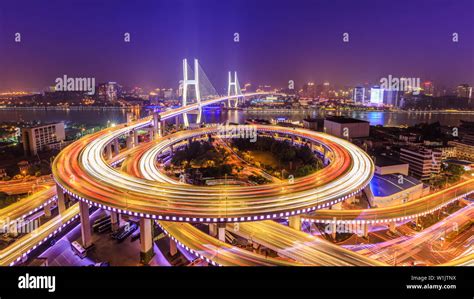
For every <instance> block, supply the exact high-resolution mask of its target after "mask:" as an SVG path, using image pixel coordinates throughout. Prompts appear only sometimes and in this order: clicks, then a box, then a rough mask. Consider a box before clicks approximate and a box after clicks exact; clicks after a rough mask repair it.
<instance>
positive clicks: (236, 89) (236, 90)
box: [227, 72, 242, 108]
mask: <svg viewBox="0 0 474 299" xmlns="http://www.w3.org/2000/svg"><path fill="white" fill-rule="evenodd" d="M228 82H229V84H228V86H227V96H229V97H230V96H232V95H242V92H241V91H240V86H239V80H238V79H237V72H234V80H232V72H229V81H228ZM232 92H233V94H232ZM238 102H239V98H236V99H235V101H234V105H233V106H232V105H231V100H230V99H227V106H228V107H232V108H237V104H238Z"/></svg>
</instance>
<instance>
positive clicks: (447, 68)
mask: <svg viewBox="0 0 474 299" xmlns="http://www.w3.org/2000/svg"><path fill="white" fill-rule="evenodd" d="M412 2H413V1H404V2H402V3H400V2H398V3H397V4H391V3H386V2H385V3H378V2H376V1H365V2H363V3H357V4H356V3H352V2H351V1H335V2H331V3H326V2H314V1H300V2H297V3H289V2H276V3H275V2H273V1H259V2H258V3H253V2H249V1H238V2H237V1H235V2H234V1H231V2H226V3H220V2H217V1H204V2H203V1H199V2H197V1H181V2H179V1H176V2H172V3H171V2H166V3H152V2H148V1H143V2H141V3H139V4H131V3H127V4H125V3H122V2H108V1H105V2H101V3H100V4H97V3H93V2H89V1H76V2H74V4H75V5H71V6H68V7H61V6H60V5H59V3H56V2H48V4H47V5H45V4H44V3H43V4H40V3H35V2H34V1H20V2H19V3H18V2H15V3H8V4H6V3H5V4H2V18H1V21H0V24H1V25H2V26H0V52H2V53H3V54H2V56H1V58H0V69H1V70H2V72H1V73H0V82H1V83H0V91H2V92H4V91H12V90H41V89H44V88H45V87H46V86H52V85H54V80H55V79H56V78H57V77H60V76H63V75H64V74H66V75H68V76H80V77H83V76H84V77H93V78H96V82H107V81H116V82H124V83H123V84H124V85H130V86H141V87H144V88H148V89H150V88H156V87H157V86H166V87H172V88H173V87H174V88H176V87H177V83H178V81H179V78H180V74H181V70H180V68H179V66H178V64H177V63H176V62H178V61H179V60H180V59H181V58H182V57H190V58H193V57H198V58H200V60H201V61H202V62H203V64H204V65H206V72H207V75H208V76H209V78H210V80H211V81H212V82H214V84H215V87H216V88H217V89H218V90H219V91H222V90H223V88H224V87H225V74H226V73H227V71H229V70H236V71H237V72H238V73H239V77H240V78H242V82H252V83H253V82H255V84H257V85H259V84H269V85H272V86H278V87H284V86H285V85H286V84H287V82H288V81H289V80H293V81H295V82H296V85H297V86H301V85H302V84H304V83H305V82H321V83H322V82H326V81H329V82H335V83H336V84H340V85H343V86H357V85H360V84H364V83H366V82H367V83H377V82H378V80H379V79H380V78H381V77H387V76H389V75H393V76H398V77H419V78H420V77H421V78H422V80H430V81H433V82H435V84H436V85H437V86H446V87H455V86H457V85H459V84H461V83H467V84H470V85H471V86H472V85H473V78H474V71H473V70H474V67H473V66H474V61H473V57H472V52H473V51H474V47H473V45H474V42H473V38H472V37H473V36H474V35H473V34H472V33H473V29H472V26H469V11H470V10H469V9H467V8H469V7H472V2H471V1H457V2H456V3H449V1H436V3H433V2H427V1H414V2H413V3H412ZM55 4H57V5H55ZM435 4H436V5H435ZM438 4H439V5H438ZM441 4H442V5H441ZM111 5H113V6H114V10H113V13H111V12H109V11H108V8H110V6H111ZM51 7H55V8H56V9H57V10H53V9H51ZM91 7H92V8H93V9H91ZM321 7H324V13H318V11H320V10H318V8H321ZM270 8H271V9H270ZM86 11H87V13H86ZM420 11H422V12H423V13H422V14H420V13H419V12H420ZM59 13H60V15H61V17H60V18H54V17H53V15H54V14H59ZM243 14H245V15H246V17H245V18H243V17H241V16H242V15H243ZM173 15H176V17H175V18H173V17H171V18H169V16H173ZM402 15H403V18H401V16H402ZM25 18H27V19H29V20H32V22H29V23H28V24H29V25H28V24H26V23H18V22H17V21H18V19H25ZM183 19H184V20H186V21H182V20H183ZM34 20H37V21H38V22H34ZM438 20H446V21H445V22H444V21H443V22H440V21H438ZM65 21H68V22H65ZM32 24H35V26H32ZM17 32H18V33H20V34H21V42H19V43H16V42H15V40H14V39H15V33H17ZM127 32H128V33H130V42H129V43H126V42H124V34H125V33H127ZM235 33H238V34H239V36H238V38H239V41H238V42H235ZM344 33H348V34H349V36H348V42H347V43H346V42H344V40H343V38H344V36H343V34H344ZM453 33H457V34H458V42H453V40H452V39H453V36H452V34H453ZM85 45H86V46H85ZM87 45H90V46H87ZM163 45H165V46H164V47H163ZM84 46H85V47H84ZM269 49H271V50H269ZM354 58H357V59H354ZM237 66H238V67H237Z"/></svg>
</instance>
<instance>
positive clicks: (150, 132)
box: [148, 128, 155, 141]
mask: <svg viewBox="0 0 474 299" xmlns="http://www.w3.org/2000/svg"><path fill="white" fill-rule="evenodd" d="M148 137H149V139H150V141H153V140H155V129H154V128H150V129H149V130H148Z"/></svg>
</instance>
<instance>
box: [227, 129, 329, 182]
mask: <svg viewBox="0 0 474 299" xmlns="http://www.w3.org/2000/svg"><path fill="white" fill-rule="evenodd" d="M232 143H233V146H234V147H236V148H237V149H238V150H239V151H241V152H243V153H242V155H241V156H242V157H243V158H244V159H245V160H247V161H249V162H252V163H253V164H254V165H256V166H259V167H260V166H261V167H263V168H264V169H265V170H267V171H269V172H273V173H274V174H281V175H280V176H281V177H288V175H290V174H292V175H294V176H295V177H302V176H306V175H308V174H311V173H313V172H315V171H316V170H318V169H321V168H322V163H321V161H320V160H319V159H317V158H316V157H315V156H314V154H313V152H312V151H311V149H310V148H309V147H308V146H306V145H304V146H301V147H298V146H294V145H292V144H291V143H290V142H289V141H279V140H275V139H273V138H270V137H258V139H257V141H256V142H250V140H248V139H240V138H239V139H233V140H232ZM254 152H255V154H254V155H255V157H253V159H252V154H253V153H254ZM261 152H266V153H270V154H271V155H272V156H273V157H274V159H275V160H276V161H277V163H274V162H273V161H271V159H269V158H266V159H263V160H260V159H259V157H262V154H261ZM252 160H253V161H252ZM268 161H270V162H268ZM266 163H268V164H266ZM275 164H276V165H275Z"/></svg>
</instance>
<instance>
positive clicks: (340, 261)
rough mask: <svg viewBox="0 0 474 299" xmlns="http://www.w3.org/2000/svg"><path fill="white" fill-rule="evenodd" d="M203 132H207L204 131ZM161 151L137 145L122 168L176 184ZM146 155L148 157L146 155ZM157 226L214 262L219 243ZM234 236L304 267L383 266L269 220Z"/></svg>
mask: <svg viewBox="0 0 474 299" xmlns="http://www.w3.org/2000/svg"><path fill="white" fill-rule="evenodd" d="M195 131H196V133H200V132H199V130H195ZM206 133H208V132H207V131H206ZM192 136H193V137H199V134H194V135H192ZM163 150H165V148H163V147H160V146H159V142H153V143H149V144H146V145H141V146H140V147H138V148H137V149H136V150H135V151H134V152H133V153H132V155H131V157H129V159H126V160H125V161H124V163H123V165H122V169H123V170H124V171H126V172H129V173H130V174H133V175H134V176H137V177H143V176H144V173H143V171H144V170H146V169H147V168H146V167H143V166H144V165H146V164H147V163H148V164H152V165H149V167H151V168H154V172H155V177H154V178H155V179H156V180H157V181H167V182H169V183H174V184H178V182H177V181H176V180H174V179H172V178H169V177H167V176H166V175H165V174H164V173H161V172H160V171H159V169H158V168H156V163H155V162H154V161H156V158H157V156H158V154H159V153H160V152H162V151H163ZM147 153H151V154H150V155H147ZM144 157H148V158H144ZM457 187H458V188H449V189H447V190H444V192H438V193H435V194H433V196H434V197H437V196H439V195H440V194H444V195H445V197H444V203H447V202H448V201H447V200H446V196H448V200H449V201H452V200H453V199H452V198H449V196H454V200H456V199H457V195H459V194H465V191H466V190H465V189H463V188H468V189H467V191H469V190H471V189H472V188H471V186H470V185H469V182H467V183H461V184H459V186H457ZM453 189H454V190H460V191H458V192H461V193H457V192H451V190H453ZM433 196H428V197H426V198H424V199H423V200H425V201H432V200H433ZM423 200H422V201H423ZM405 205H406V204H405ZM431 206H432V205H431V204H428V205H426V204H425V205H424V207H425V208H431ZM398 208H400V207H396V208H394V210H397V209H398ZM322 211H323V212H329V213H331V212H335V213H336V214H337V212H338V210H322ZM369 211H370V210H369ZM391 212H392V210H391V209H386V210H385V211H384V212H382V214H384V213H391ZM400 220H401V219H400ZM159 223H160V225H161V226H162V227H163V228H164V229H165V231H167V234H169V235H170V236H171V237H173V239H175V240H176V241H177V242H179V243H180V244H181V246H183V247H184V248H186V249H187V250H189V251H191V252H192V253H195V254H196V253H197V254H196V255H198V256H201V257H203V258H205V259H207V260H212V261H214V260H213V256H214V255H215V252H216V251H219V250H218V249H217V248H220V244H219V243H222V242H220V241H219V240H217V239H216V238H213V237H211V236H209V235H207V234H205V233H203V232H202V231H201V230H199V229H197V228H195V227H193V226H192V225H189V224H181V223H173V222H165V221H161V222H159ZM227 228H228V230H230V231H232V230H233V226H232V224H228V225H227ZM234 233H236V234H237V235H240V236H242V237H245V238H247V239H250V240H254V241H256V242H257V243H259V244H262V245H264V246H266V247H268V248H271V249H273V250H275V251H277V252H278V253H280V255H282V256H286V257H289V258H292V259H294V260H297V261H299V262H302V263H304V264H305V265H384V263H381V262H376V261H374V260H373V259H370V258H368V257H364V256H362V255H354V253H353V252H352V251H349V250H341V249H342V248H341V247H339V246H337V245H334V244H331V243H329V242H327V241H324V240H321V239H318V238H314V237H313V236H310V235H308V234H305V233H302V232H299V231H296V230H294V229H292V228H290V227H286V226H282V225H280V224H278V223H275V222H273V221H261V222H251V223H249V222H247V223H241V224H240V225H239V229H238V230H237V231H235V232H234ZM224 244H225V243H224ZM204 249H206V250H204ZM207 249H208V250H207ZM228 249H229V247H228V245H227V244H226V248H220V250H222V251H225V252H226V253H227V250H228ZM321 249H322V250H321ZM341 251H342V252H341ZM231 256H233V259H235V260H238V256H239V253H236V252H232V253H231Z"/></svg>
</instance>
